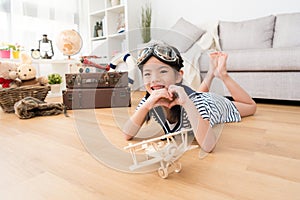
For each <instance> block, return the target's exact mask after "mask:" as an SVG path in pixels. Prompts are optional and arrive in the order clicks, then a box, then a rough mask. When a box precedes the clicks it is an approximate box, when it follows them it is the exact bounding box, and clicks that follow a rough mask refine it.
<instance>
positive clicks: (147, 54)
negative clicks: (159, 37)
mask: <svg viewBox="0 0 300 200" xmlns="http://www.w3.org/2000/svg"><path fill="white" fill-rule="evenodd" d="M178 54H179V53H178ZM178 54H177V52H176V50H175V49H174V48H173V47H171V46H167V45H159V44H154V45H152V46H149V47H146V48H144V49H143V50H141V51H140V53H139V56H138V59H137V65H138V67H139V68H140V69H141V67H142V66H143V64H145V63H146V62H147V61H148V60H149V59H150V58H151V56H154V57H156V58H157V59H159V60H160V61H161V62H163V63H166V64H169V65H171V66H172V67H174V68H175V69H176V70H177V71H179V70H180V68H181V67H183V66H182V62H181V59H180V58H179V56H178Z"/></svg>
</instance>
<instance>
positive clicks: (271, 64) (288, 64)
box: [199, 47, 300, 72]
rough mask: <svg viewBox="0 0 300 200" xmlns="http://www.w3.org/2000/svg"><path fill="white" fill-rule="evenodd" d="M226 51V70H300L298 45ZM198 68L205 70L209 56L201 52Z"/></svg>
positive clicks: (299, 49)
mask: <svg viewBox="0 0 300 200" xmlns="http://www.w3.org/2000/svg"><path fill="white" fill-rule="evenodd" d="M226 53H228V62H227V70H228V71H239V72H243V71H246V72H249V71H269V72H270V71H300V65H299V63H300V56H299V55H300V47H294V48H269V49H249V50H231V51H226ZM199 62H200V66H201V67H200V70H201V72H202V71H207V70H208V66H209V65H208V63H209V58H208V54H207V53H203V54H202V56H201V58H200V61H199Z"/></svg>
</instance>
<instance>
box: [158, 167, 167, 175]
mask: <svg viewBox="0 0 300 200" xmlns="http://www.w3.org/2000/svg"><path fill="white" fill-rule="evenodd" d="M158 174H159V176H160V177H161V178H167V177H168V175H169V173H168V170H167V169H165V168H162V167H160V168H158Z"/></svg>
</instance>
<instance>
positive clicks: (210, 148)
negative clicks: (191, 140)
mask: <svg viewBox="0 0 300 200" xmlns="http://www.w3.org/2000/svg"><path fill="white" fill-rule="evenodd" d="M215 146H216V145H215V144H214V145H203V146H202V147H201V149H202V150H203V151H205V152H206V153H211V152H212V151H213V150H214V148H215Z"/></svg>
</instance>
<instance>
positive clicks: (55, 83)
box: [48, 73, 62, 93]
mask: <svg viewBox="0 0 300 200" xmlns="http://www.w3.org/2000/svg"><path fill="white" fill-rule="evenodd" d="M48 83H49V84H50V86H51V92H52V93H59V92H60V89H61V83H62V76H61V75H60V74H57V73H53V74H49V75H48Z"/></svg>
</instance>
